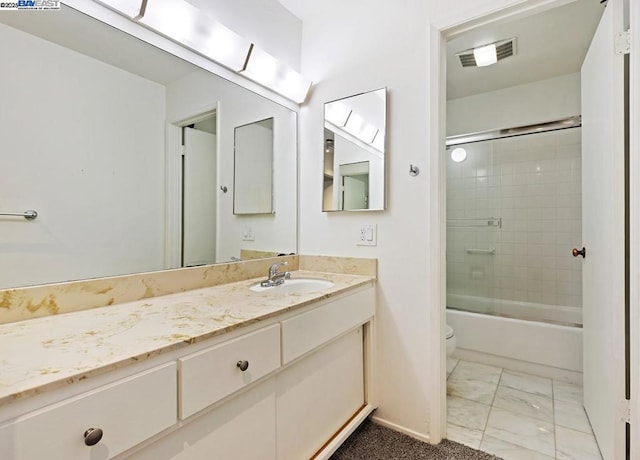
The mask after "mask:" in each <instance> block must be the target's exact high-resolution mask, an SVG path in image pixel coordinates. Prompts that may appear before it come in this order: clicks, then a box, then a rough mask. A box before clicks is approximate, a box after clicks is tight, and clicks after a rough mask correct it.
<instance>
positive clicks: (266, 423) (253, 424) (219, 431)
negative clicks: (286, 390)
mask: <svg viewBox="0 0 640 460" xmlns="http://www.w3.org/2000/svg"><path fill="white" fill-rule="evenodd" d="M275 407H276V404H275V378H271V379H268V380H266V381H265V382H263V383H261V384H259V385H258V386H256V387H254V388H252V389H251V390H249V391H246V392H244V393H241V394H240V395H238V396H236V397H235V398H233V399H231V400H229V401H228V402H225V403H224V404H222V405H221V406H218V407H216V408H215V409H213V410H211V411H209V412H205V413H203V414H202V415H199V416H196V417H195V419H193V420H192V421H190V422H189V423H187V424H185V425H184V426H183V427H182V428H181V429H180V430H177V431H174V432H173V433H171V434H169V435H168V436H165V437H164V438H162V439H160V440H158V441H157V442H156V443H154V444H152V445H150V446H148V447H146V448H145V449H143V450H142V451H138V452H134V453H133V454H132V455H131V458H135V460H235V459H237V460H274V459H275V458H276V432H275V419H276V412H275V411H276V409H275Z"/></svg>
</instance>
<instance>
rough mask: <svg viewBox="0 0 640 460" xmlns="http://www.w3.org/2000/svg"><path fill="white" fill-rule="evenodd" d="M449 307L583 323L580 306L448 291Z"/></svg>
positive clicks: (548, 320) (569, 324)
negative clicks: (493, 297)
mask: <svg viewBox="0 0 640 460" xmlns="http://www.w3.org/2000/svg"><path fill="white" fill-rule="evenodd" d="M447 308H454V309H456V310H464V311H470V312H473V313H484V314H487V315H494V316H505V317H508V318H516V319H524V320H532V321H542V322H549V323H555V324H561V325H563V326H580V325H582V308H580V307H569V306H562V305H545V304H541V303H535V302H521V301H518V300H502V299H491V298H488V297H477V296H470V295H464V294H450V293H448V294H447Z"/></svg>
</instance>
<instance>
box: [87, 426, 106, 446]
mask: <svg viewBox="0 0 640 460" xmlns="http://www.w3.org/2000/svg"><path fill="white" fill-rule="evenodd" d="M102 434H103V433H102V430H101V429H100V428H89V429H88V430H87V431H85V432H84V443H85V444H86V445H87V446H95V445H96V444H98V443H99V442H100V440H101V439H102Z"/></svg>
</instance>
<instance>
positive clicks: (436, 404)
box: [427, 0, 640, 458]
mask: <svg viewBox="0 0 640 460" xmlns="http://www.w3.org/2000/svg"><path fill="white" fill-rule="evenodd" d="M570 1H572V0H569V1H567V0H513V1H510V2H508V3H506V2H505V5H504V6H503V7H497V8H496V7H495V6H493V7H492V6H491V5H488V6H487V5H484V6H477V7H474V8H468V9H465V10H464V11H463V10H462V9H459V10H458V11H451V10H450V11H449V12H448V13H449V16H448V17H447V18H446V19H444V20H437V21H435V22H433V23H431V24H430V25H429V27H428V37H427V40H428V62H427V64H428V68H429V80H428V83H427V86H428V93H427V94H428V97H429V101H431V103H430V104H429V131H428V132H429V133H431V136H430V138H429V146H428V149H429V152H430V155H429V173H428V174H429V181H430V183H431V184H433V185H434V186H433V187H432V193H431V194H430V195H429V216H430V217H429V219H430V223H431V225H430V227H431V229H432V231H431V232H430V235H429V243H430V245H431V247H432V248H433V250H432V257H429V258H428V269H429V273H430V275H429V281H430V285H431V286H432V289H431V291H430V293H429V305H432V306H433V308H430V309H429V315H428V316H429V337H430V341H429V342H430V343H429V345H430V349H431V354H430V362H429V365H428V366H429V386H430V388H431V391H430V392H429V407H430V442H431V443H438V442H440V440H441V439H442V438H443V437H445V435H446V426H447V420H446V399H447V395H446V388H447V386H446V362H447V360H446V345H445V342H446V338H445V324H446V260H445V257H446V170H445V165H446V163H445V161H444V156H443V155H442V152H443V151H444V150H445V138H446V130H445V128H446V84H447V83H446V42H447V41H448V40H450V39H451V38H454V37H455V36H456V35H459V34H461V33H463V32H465V31H468V30H471V29H473V28H476V27H479V26H480V25H484V24H488V23H491V22H495V21H499V20H503V19H507V18H510V19H513V18H515V17H517V16H519V15H523V14H531V13H538V12H542V11H545V10H547V9H551V8H555V7H559V6H562V5H564V4H567V3H569V2H570ZM494 3H495V2H494ZM630 24H631V29H632V30H640V5H638V4H637V2H630ZM631 37H632V38H631V40H632V46H631V56H630V60H631V67H630V72H631V73H630V82H629V85H630V97H629V104H630V126H639V123H640V34H631ZM629 155H630V158H631V160H630V165H629V180H630V202H629V210H630V230H629V231H630V247H629V251H630V255H631V264H630V273H629V277H630V280H631V283H630V286H629V289H630V306H629V307H630V321H631V331H630V334H631V343H630V346H631V359H630V361H631V362H630V367H631V382H632V386H631V414H632V416H631V418H632V422H634V423H632V424H631V436H630V439H631V458H640V445H638V444H639V443H640V425H638V424H637V423H635V416H634V415H633V414H638V413H640V385H636V386H634V385H633V382H640V257H639V255H640V135H639V133H638V132H637V130H633V129H632V130H631V133H630V152H629Z"/></svg>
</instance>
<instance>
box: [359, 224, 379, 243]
mask: <svg viewBox="0 0 640 460" xmlns="http://www.w3.org/2000/svg"><path fill="white" fill-rule="evenodd" d="M377 241H378V228H377V225H376V224H363V225H361V226H360V231H359V232H358V242H357V245H358V246H376V245H377Z"/></svg>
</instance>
